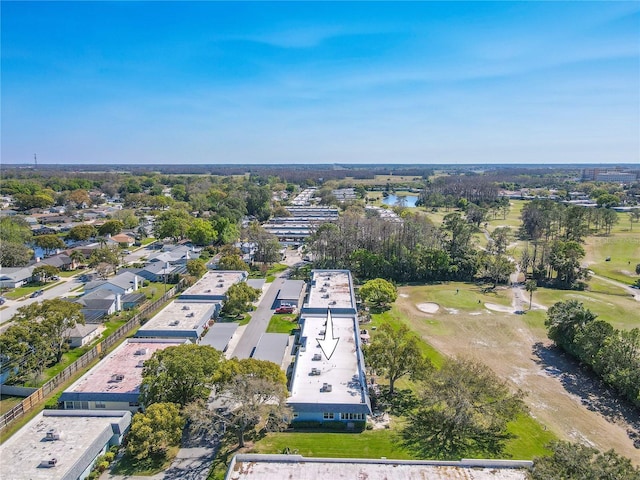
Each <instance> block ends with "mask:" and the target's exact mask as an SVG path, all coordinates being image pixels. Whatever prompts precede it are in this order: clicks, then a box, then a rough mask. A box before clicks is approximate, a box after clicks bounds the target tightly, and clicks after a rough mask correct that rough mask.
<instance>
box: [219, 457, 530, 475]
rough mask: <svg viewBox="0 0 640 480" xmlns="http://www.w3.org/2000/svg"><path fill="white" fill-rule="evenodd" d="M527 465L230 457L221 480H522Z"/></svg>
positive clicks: (478, 461)
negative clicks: (293, 479) (223, 477)
mask: <svg viewBox="0 0 640 480" xmlns="http://www.w3.org/2000/svg"><path fill="white" fill-rule="evenodd" d="M531 464H532V462H530V461H510V460H462V461H460V462H438V461H429V460H424V461H411V460H385V459H382V460H374V459H371V460H368V459H359V458H307V457H303V456H301V455H255V454H242V455H236V456H235V457H233V460H232V461H231V464H230V465H229V469H228V471H227V476H226V477H225V480H248V479H257V478H259V479H260V480H281V479H283V478H295V479H296V480H325V479H331V480H338V479H361V478H362V479H364V478H366V479H368V480H388V479H393V480H425V479H428V480H526V478H527V471H528V469H529V468H531Z"/></svg>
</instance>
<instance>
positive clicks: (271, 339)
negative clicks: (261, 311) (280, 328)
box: [251, 333, 289, 365]
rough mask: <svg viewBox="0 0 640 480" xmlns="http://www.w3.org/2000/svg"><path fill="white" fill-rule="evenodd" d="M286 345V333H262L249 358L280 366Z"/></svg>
mask: <svg viewBox="0 0 640 480" xmlns="http://www.w3.org/2000/svg"><path fill="white" fill-rule="evenodd" d="M288 345H289V335H287V334H286V333H263V334H262V336H261V337H260V340H258V345H256V350H255V351H254V352H253V355H252V356H251V357H252V358H255V359H256V360H268V361H269V362H273V363H275V364H276V365H281V364H282V359H283V358H284V353H285V351H286V350H287V346H288Z"/></svg>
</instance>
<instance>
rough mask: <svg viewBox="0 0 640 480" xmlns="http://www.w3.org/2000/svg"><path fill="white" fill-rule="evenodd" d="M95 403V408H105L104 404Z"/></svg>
mask: <svg viewBox="0 0 640 480" xmlns="http://www.w3.org/2000/svg"><path fill="white" fill-rule="evenodd" d="M95 403H96V408H107V406H106V405H105V404H104V402H95Z"/></svg>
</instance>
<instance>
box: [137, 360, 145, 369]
mask: <svg viewBox="0 0 640 480" xmlns="http://www.w3.org/2000/svg"><path fill="white" fill-rule="evenodd" d="M142 367H144V360H140V361H139V362H138V363H137V364H136V368H142Z"/></svg>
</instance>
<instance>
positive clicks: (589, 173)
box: [582, 167, 640, 183]
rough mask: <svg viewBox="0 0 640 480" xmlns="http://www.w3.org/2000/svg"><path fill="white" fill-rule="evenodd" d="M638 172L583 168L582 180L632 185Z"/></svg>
mask: <svg viewBox="0 0 640 480" xmlns="http://www.w3.org/2000/svg"><path fill="white" fill-rule="evenodd" d="M639 174H640V170H636V169H633V170H632V169H628V168H623V167H605V168H602V167H600V168H585V169H584V170H583V171H582V180H592V181H596V182H612V183H633V182H635V181H636V180H637V179H638V175H639Z"/></svg>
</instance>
